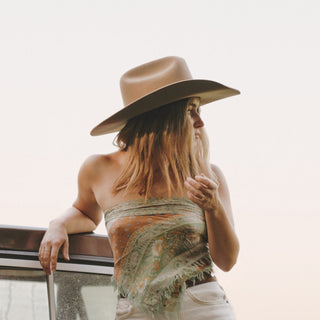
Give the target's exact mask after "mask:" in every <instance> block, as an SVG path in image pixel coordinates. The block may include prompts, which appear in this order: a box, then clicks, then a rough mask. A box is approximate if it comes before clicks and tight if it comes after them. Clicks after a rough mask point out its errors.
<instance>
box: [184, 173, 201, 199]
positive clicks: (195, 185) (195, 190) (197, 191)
mask: <svg viewBox="0 0 320 320" xmlns="http://www.w3.org/2000/svg"><path fill="white" fill-rule="evenodd" d="M184 185H185V187H186V188H187V190H188V193H189V196H191V197H193V198H196V199H199V200H201V199H202V198H203V197H204V193H205V189H206V187H205V186H202V185H201V184H200V183H199V182H197V181H195V180H193V179H191V178H187V180H186V181H185V182H184Z"/></svg>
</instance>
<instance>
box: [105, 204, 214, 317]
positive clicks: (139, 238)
mask: <svg viewBox="0 0 320 320" xmlns="http://www.w3.org/2000/svg"><path fill="white" fill-rule="evenodd" d="M105 221H106V227H107V230H108V236H109V240H110V244H111V247H112V250H113V255H114V264H115V269H114V280H115V285H116V286H117V288H118V292H119V294H121V295H122V296H124V297H126V298H127V299H128V300H129V301H130V302H131V303H132V304H133V305H135V306H137V307H139V308H140V309H142V310H144V311H145V312H148V313H150V314H152V315H156V314H159V313H161V314H164V313H171V312H174V313H175V312H176V311H177V310H178V309H179V303H180V301H181V297H182V294H183V292H184V289H185V281H186V280H188V279H194V280H195V279H197V278H198V279H202V278H203V277H204V275H205V273H209V274H210V273H212V271H213V269H212V265H213V263H212V260H211V257H210V253H209V248H208V239H207V231H206V224H205V217H204V212H203V210H202V209H201V208H200V207H198V206H197V205H196V204H194V203H193V202H192V201H190V200H188V199H185V198H150V199H147V200H144V199H142V200H129V201H125V202H123V203H120V204H118V205H116V206H114V207H112V208H111V209H108V210H106V211H105Z"/></svg>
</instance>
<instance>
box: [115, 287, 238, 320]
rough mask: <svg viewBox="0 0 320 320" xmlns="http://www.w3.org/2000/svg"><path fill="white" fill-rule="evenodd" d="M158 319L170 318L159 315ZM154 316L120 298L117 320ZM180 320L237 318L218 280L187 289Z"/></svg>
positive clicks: (146, 319) (146, 318) (151, 319)
mask: <svg viewBox="0 0 320 320" xmlns="http://www.w3.org/2000/svg"><path fill="white" fill-rule="evenodd" d="M155 319H156V320H170V319H168V318H165V317H164V316H158V317H157V318H155ZM155 319H153V318H152V316H150V315H148V314H146V313H144V312H142V311H141V310H139V309H138V308H136V307H134V306H132V305H131V304H130V303H129V301H127V300H126V299H123V298H120V300H119V301H118V304H117V309H116V320H155ZM178 319H179V320H235V315H234V312H233V308H232V306H231V304H230V302H229V301H228V299H227V297H226V294H225V292H224V290H223V288H222V287H221V286H220V284H219V283H218V282H217V281H212V282H206V283H203V284H199V285H196V286H193V287H190V288H187V289H186V293H185V295H184V298H183V302H182V307H181V312H180V313H179V315H178Z"/></svg>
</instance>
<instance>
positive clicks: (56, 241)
mask: <svg viewBox="0 0 320 320" xmlns="http://www.w3.org/2000/svg"><path fill="white" fill-rule="evenodd" d="M94 162H95V156H93V157H90V158H88V159H87V160H86V161H85V163H84V164H83V165H82V167H81V168H80V171H79V175H78V197H77V199H76V201H75V202H74V204H73V205H72V207H71V208H69V209H68V210H66V212H65V213H64V214H63V215H62V216H60V217H58V218H56V219H54V220H52V221H51V222H50V224H49V228H48V230H47V232H46V233H45V235H44V237H43V239H42V242H41V245H40V248H39V261H40V263H41V265H42V267H43V270H44V271H45V272H46V273H47V274H50V273H51V271H55V270H56V267H57V258H58V253H59V250H60V248H61V247H62V254H63V257H64V259H65V260H69V253H68V251H69V243H68V234H71V233H81V232H91V231H93V230H94V229H95V228H96V227H97V225H98V224H99V222H100V221H101V218H102V214H101V209H100V206H99V205H98V203H97V201H96V199H95V196H94V193H93V191H92V187H91V186H92V185H93V181H94V178H95V177H94V170H93V168H94Z"/></svg>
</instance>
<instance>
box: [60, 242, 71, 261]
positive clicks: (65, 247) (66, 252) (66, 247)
mask: <svg viewBox="0 0 320 320" xmlns="http://www.w3.org/2000/svg"><path fill="white" fill-rule="evenodd" d="M62 255H63V258H64V260H67V261H70V257H69V241H68V240H66V241H65V243H64V244H63V247H62Z"/></svg>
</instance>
